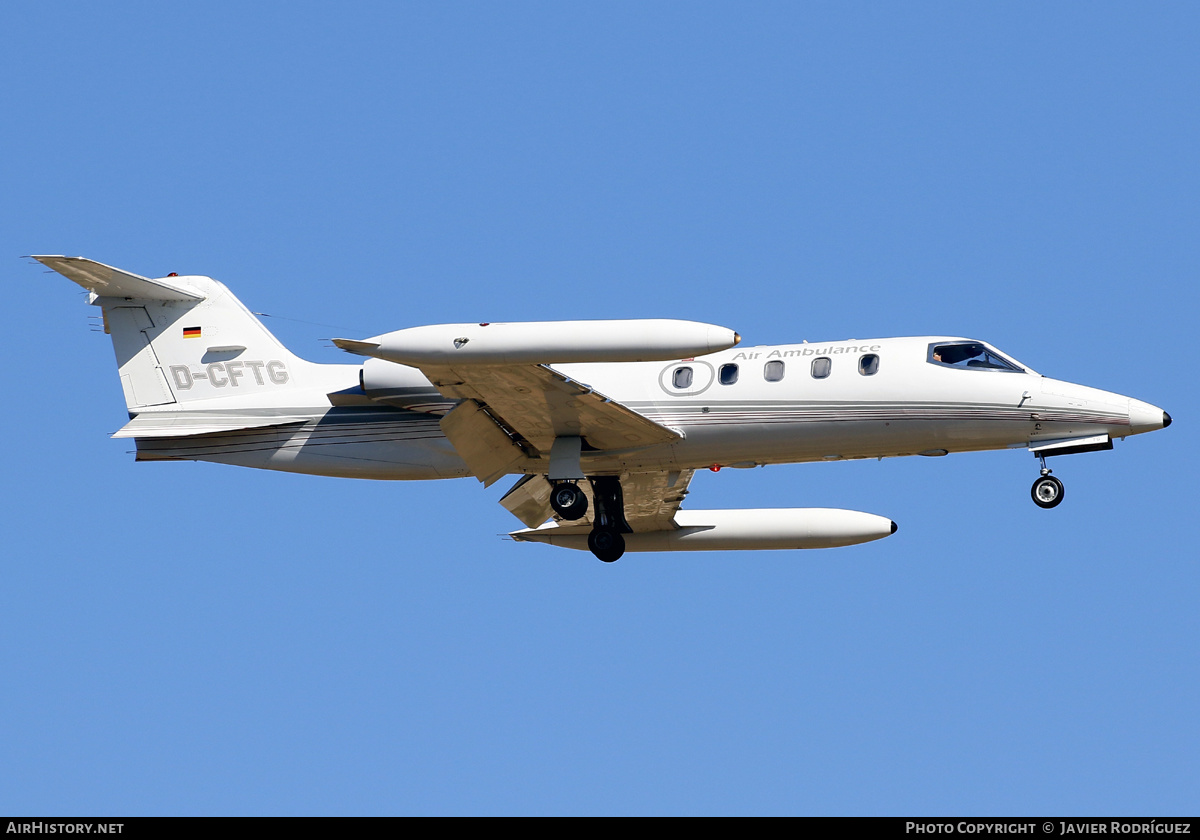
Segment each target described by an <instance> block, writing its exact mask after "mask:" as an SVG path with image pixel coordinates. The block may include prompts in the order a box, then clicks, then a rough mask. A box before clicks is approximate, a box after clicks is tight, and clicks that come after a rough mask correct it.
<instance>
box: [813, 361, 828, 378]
mask: <svg viewBox="0 0 1200 840" xmlns="http://www.w3.org/2000/svg"><path fill="white" fill-rule="evenodd" d="M832 368H833V360H832V359H830V358H829V357H828V356H818V357H817V358H815V359H813V363H812V376H813V379H824V378H825V377H826V376H828V375H829V371H830V370H831V369H832Z"/></svg>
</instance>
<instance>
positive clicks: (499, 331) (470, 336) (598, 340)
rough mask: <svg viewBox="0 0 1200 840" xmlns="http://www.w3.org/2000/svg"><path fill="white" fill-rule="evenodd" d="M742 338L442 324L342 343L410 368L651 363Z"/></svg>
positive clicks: (611, 325)
mask: <svg viewBox="0 0 1200 840" xmlns="http://www.w3.org/2000/svg"><path fill="white" fill-rule="evenodd" d="M739 341H741V336H739V335H738V334H737V333H735V332H734V331H733V330H731V329H727V328H726V327H718V326H716V325H714V324H702V323H699V322H696V321H678V320H671V319H665V318H660V319H647V320H629V321H529V322H524V323H520V322H518V323H509V324H437V325H434V326H428V327H412V328H410V329H406V330H397V331H396V332H390V333H384V334H383V335H378V336H375V337H374V338H368V339H365V340H362V341H351V340H348V339H340V338H338V339H334V343H335V344H336V345H337V346H338V347H341V348H342V349H343V350H347V351H349V352H351V353H357V354H359V355H362V356H373V357H375V358H378V359H387V360H388V361H390V362H397V363H399V364H402V365H414V366H421V365H453V364H476V365H511V364H530V365H536V364H566V363H571V362H651V361H668V360H671V359H685V358H689V357H691V356H703V355H706V354H708V353H716V352H719V351H721V350H728V349H729V348H730V347H733V346H734V345H735V344H737V343H738V342H739Z"/></svg>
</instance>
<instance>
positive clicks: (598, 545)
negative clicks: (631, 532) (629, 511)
mask: <svg viewBox="0 0 1200 840" xmlns="http://www.w3.org/2000/svg"><path fill="white" fill-rule="evenodd" d="M588 548H589V549H591V552H592V554H595V555H596V557H597V559H599V560H603V561H604V562H605V563H613V562H616V561H617V560H620V559H621V555H622V554H624V553H625V538H624V537H622V536H621V535H620V534H618V533H617V532H616V531H610V530H608V529H607V528H597V529H596V530H594V531H592V533H590V534H588Z"/></svg>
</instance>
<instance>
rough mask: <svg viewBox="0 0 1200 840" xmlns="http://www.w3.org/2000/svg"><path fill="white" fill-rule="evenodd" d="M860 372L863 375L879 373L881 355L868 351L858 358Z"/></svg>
mask: <svg viewBox="0 0 1200 840" xmlns="http://www.w3.org/2000/svg"><path fill="white" fill-rule="evenodd" d="M858 372H859V373H861V374H862V375H863V376H874V375H875V374H877V373H879V357H878V356H876V355H875V354H874V353H868V354H867V355H865V356H863V357H862V358H861V359H859V360H858Z"/></svg>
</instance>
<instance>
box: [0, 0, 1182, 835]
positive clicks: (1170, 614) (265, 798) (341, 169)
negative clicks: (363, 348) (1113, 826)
mask: <svg viewBox="0 0 1200 840" xmlns="http://www.w3.org/2000/svg"><path fill="white" fill-rule="evenodd" d="M0 32H3V33H4V36H3V37H4V45H3V49H0V113H3V114H4V116H3V118H2V119H0V246H3V247H0V254H6V255H7V257H8V259H9V264H8V267H7V268H6V269H5V270H4V272H3V273H4V277H5V280H6V283H7V288H8V289H9V299H8V305H9V318H8V319H7V322H8V331H7V335H8V337H9V351H8V353H7V354H6V356H7V364H5V365H3V366H0V377H3V378H2V380H0V386H2V393H4V394H5V395H6V397H5V400H6V406H7V409H8V410H7V411H5V412H4V414H3V419H2V420H0V422H2V423H3V424H4V438H5V439H6V440H7V441H8V455H7V458H6V464H5V467H4V471H3V475H4V478H5V480H4V482H3V484H2V485H0V501H2V504H0V528H2V529H3V533H4V535H5V541H4V545H5V550H4V552H3V555H4V561H3V592H4V596H3V601H2V603H3V608H2V609H0V673H2V674H3V675H4V676H3V691H0V779H3V783H2V784H0V811H4V812H8V813H25V814H79V813H88V814H110V813H111V814H122V815H128V814H356V813H369V814H430V813H432V814H495V813H538V814H581V813H586V814H645V813H651V814H675V813H696V814H768V813H769V814H775V813H781V814H927V815H935V814H946V815H954V814H980V813H985V814H1019V815H1029V814H1036V813H1041V814H1047V813H1058V814H1089V813H1091V814H1112V815H1126V814H1137V815H1148V816H1156V815H1167V814H1185V813H1188V814H1194V813H1195V810H1196V802H1197V801H1198V792H1200V758H1198V756H1200V724H1197V715H1196V704H1197V696H1198V689H1200V668H1198V663H1197V655H1196V652H1197V637H1198V633H1200V620H1198V619H1197V615H1196V610H1195V603H1196V597H1195V596H1196V591H1197V586H1198V584H1200V573H1198V569H1197V557H1196V550H1195V548H1194V537H1193V536H1192V535H1193V532H1194V525H1193V523H1194V508H1195V503H1196V501H1197V493H1196V491H1195V489H1194V487H1195V475H1196V471H1197V466H1198V465H1197V458H1196V451H1197V447H1196V443H1195V441H1194V439H1193V438H1192V437H1191V436H1190V428H1191V427H1192V419H1191V418H1194V417H1196V416H1197V415H1198V413H1200V406H1198V404H1197V403H1198V401H1197V397H1196V388H1195V385H1194V382H1193V371H1192V369H1191V365H1190V360H1191V357H1192V356H1193V355H1194V352H1195V349H1194V345H1195V342H1196V329H1195V326H1194V320H1195V313H1196V311H1197V304H1198V303H1200V299H1198V298H1200V295H1198V294H1197V291H1196V283H1195V279H1196V271H1197V267H1198V264H1200V238H1198V237H1197V230H1198V229H1200V228H1198V223H1200V202H1197V198H1196V197H1197V195H1198V194H1200V189H1198V188H1200V178H1198V175H1200V171H1198V167H1200V163H1198V157H1197V149H1198V148H1200V109H1197V107H1196V103H1197V100H1198V97H1200V51H1197V50H1196V47H1195V45H1196V43H1197V38H1198V36H1200V12H1198V11H1197V10H1196V9H1195V7H1194V6H1193V5H1189V4H1183V3H1163V4H1154V5H1141V6H1130V5H1128V4H1106V3H1062V4H1053V5H1050V6H1047V5H1046V4H1038V3H1028V4H1022V3H1004V4H991V5H986V4H958V3H922V4H912V3H905V4H899V3H897V4H853V3H836V4H834V3H811V4H790V3H779V4H754V5H749V4H728V5H713V4H700V3H658V4H624V3H607V4H599V5H597V4H586V5H585V4H566V3H561V4H550V3H544V4H527V3H520V4H461V3H456V4H451V3H428V4H400V3H379V4H373V3H348V4H339V5H338V6H336V7H334V6H333V5H329V4H315V3H307V4H306V3H287V4H284V3H277V4H276V3H259V4H251V5H250V6H248V7H247V6H246V5H245V4H228V3H206V4H201V5H200V6H195V5H193V6H191V7H188V8H186V9H185V8H182V7H178V6H175V7H172V6H163V5H162V4H154V3H122V2H118V3H110V4H82V3H8V4H5V6H4V8H3V10H0ZM31 253H51V254H54V253H64V254H69V255H83V256H88V257H91V258H93V259H97V260H100V261H102V262H106V263H109V264H112V265H117V266H120V267H123V268H127V269H129V270H130V271H134V272H136V273H141V274H146V275H151V276H155V275H163V274H166V273H167V272H170V271H176V272H179V273H180V274H185V273H198V274H208V275H211V276H213V277H216V278H217V279H219V280H222V281H223V282H225V283H226V284H228V285H229V286H231V287H232V288H233V290H234V291H235V292H236V293H237V294H238V295H239V296H240V297H241V298H242V300H243V301H244V302H246V304H247V305H248V306H250V308H251V309H254V310H256V311H262V312H267V313H271V315H272V316H274V317H272V318H268V319H266V321H267V324H268V326H269V327H270V328H271V329H273V330H274V331H275V332H276V334H277V335H278V336H279V337H280V338H281V339H283V340H284V341H285V343H287V344H288V345H289V346H290V347H291V348H292V349H293V350H295V351H296V352H298V353H299V354H300V355H303V356H305V357H307V358H310V359H314V360H317V361H344V360H345V357H344V356H343V355H342V354H340V353H338V352H337V351H335V350H333V349H332V348H330V347H329V346H328V343H327V342H326V341H323V339H327V338H328V337H330V336H333V335H350V336H353V337H359V336H365V335H371V334H375V333H379V332H383V331H387V330H393V329H400V328H402V327H406V326H414V325H419V324H425V323H443V322H455V321H484V320H486V321H502V320H529V319H543V318H544V319H564V318H619V317H678V318H691V319H696V320H702V321H710V322H717V323H722V324H725V325H727V326H730V327H732V328H734V329H737V330H738V331H739V332H740V333H741V334H742V335H743V336H745V338H746V340H747V341H748V342H750V343H753V344H765V343H774V342H790V341H800V340H802V339H808V340H821V339H841V338H849V337H857V338H863V337H869V336H880V337H882V336H892V335H916V334H925V333H937V334H953V335H970V336H975V337H979V338H983V339H986V340H989V341H991V342H993V343H995V344H996V345H997V346H999V347H1000V348H1001V349H1003V350H1005V351H1007V352H1009V353H1011V354H1012V355H1014V356H1015V357H1017V358H1019V359H1021V360H1022V361H1024V362H1026V363H1027V364H1029V365H1031V366H1032V367H1034V368H1036V369H1037V370H1039V371H1041V372H1042V373H1046V374H1049V375H1052V376H1056V377H1058V378H1062V379H1068V380H1072V381H1076V382H1083V383H1085V384H1089V385H1093V386H1096V387H1100V388H1104V389H1107V390H1113V391H1118V392H1120V393H1123V394H1129V395H1131V396H1135V397H1138V398H1141V399H1145V400H1148V401H1150V402H1153V403H1155V404H1157V405H1161V406H1163V407H1165V408H1166V409H1167V410H1168V411H1170V412H1171V414H1172V415H1173V416H1174V418H1175V420H1176V422H1175V425H1173V426H1172V428H1171V429H1169V430H1167V431H1164V432H1160V433H1157V434H1153V435H1147V436H1143V437H1138V438H1131V439H1130V440H1128V441H1127V442H1125V443H1118V445H1117V447H1116V449H1115V450H1114V451H1112V452H1107V453H1098V454H1090V455H1086V456H1073V457H1068V458H1063V459H1060V460H1059V461H1058V463H1056V464H1054V467H1055V474H1056V475H1059V476H1060V477H1062V478H1063V479H1064V481H1065V482H1066V487H1067V494H1066V499H1065V501H1064V503H1063V505H1062V506H1061V507H1059V508H1057V509H1056V510H1054V511H1043V510H1039V509H1038V508H1036V507H1035V506H1034V505H1033V504H1032V502H1031V501H1030V499H1029V484H1030V483H1031V482H1032V480H1033V478H1034V477H1035V476H1036V461H1035V460H1034V459H1033V458H1031V457H1030V456H1029V455H1028V454H1025V453H1019V452H997V453H981V454H972V455H958V456H952V457H950V458H946V459H896V460H890V461H884V462H861V463H846V464H814V465H796V466H779V467H771V468H768V469H761V470H753V471H734V470H727V471H723V472H721V473H720V474H716V475H713V474H707V473H706V474H703V475H700V476H698V477H697V479H696V480H695V481H694V482H693V484H692V495H691V496H690V497H689V506H692V507H697V508H715V507H772V506H779V507H787V506H791V507H805V506H833V507H848V508H853V509H857V510H866V511H870V512H873V513H878V514H881V515H885V516H888V517H891V518H892V519H894V520H896V521H897V522H898V523H899V524H900V531H899V533H898V534H896V535H895V536H894V537H891V538H889V539H887V540H883V541H880V542H877V543H872V544H868V545H864V546H858V547H853V548H847V549H838V550H835V551H815V552H757V553H751V552H747V553H736V552H734V553H709V554H686V553H684V554H663V555H628V556H627V557H626V558H624V559H623V560H622V561H621V562H619V563H616V564H614V565H612V566H608V565H604V564H601V563H598V562H596V561H595V560H594V559H593V558H591V557H590V556H589V555H587V554H584V553H578V552H570V551H564V550H557V549H552V548H549V547H544V546H537V545H517V544H514V543H511V542H507V541H504V540H501V539H500V538H499V537H498V536H497V535H498V534H502V533H504V532H506V531H508V530H511V529H512V527H513V526H514V525H515V524H516V521H515V520H513V519H511V517H510V516H509V515H508V514H507V513H506V512H505V511H504V510H503V509H502V508H501V507H500V506H499V505H497V504H496V500H497V499H498V498H499V496H500V495H501V494H502V492H503V489H504V485H506V484H507V482H502V483H501V485H497V486H496V487H493V488H490V489H486V490H485V489H483V488H482V487H481V486H479V485H478V484H477V483H476V482H474V481H472V480H459V481H453V482H437V483H422V484H406V483H375V482H353V481H347V480H337V479H324V478H315V477H305V476H292V475H284V474H274V473H265V472H255V471H250V470H240V469H237V468H233V467H222V466H217V465H208V464H135V463H134V461H133V458H132V455H130V454H128V450H129V449H130V448H131V447H130V446H129V444H128V443H127V442H124V441H115V440H108V439H107V437H106V436H107V434H109V433H111V432H112V431H114V430H115V429H117V428H118V427H119V426H120V425H122V423H123V422H124V419H125V412H124V406H123V403H122V400H121V391H120V387H119V384H118V382H117V377H116V375H115V369H114V368H115V366H114V364H113V358H112V351H111V348H110V346H109V345H108V342H107V339H106V337H105V336H103V335H102V334H100V333H95V332H92V331H91V330H90V329H89V321H88V317H87V316H88V315H90V314H92V312H93V311H94V310H92V309H90V308H89V307H86V306H85V305H84V303H85V301H84V298H83V296H82V295H81V294H80V293H79V290H78V289H77V288H76V287H75V286H73V285H72V284H71V283H69V282H67V281H66V280H64V279H63V278H61V277H58V276H57V275H48V274H45V273H43V271H42V269H41V266H38V265H36V264H31V263H30V261H25V260H21V259H19V257H20V255H23V254H31ZM285 319H291V320H285ZM1189 545H1191V546H1193V547H1192V548H1189V547H1188V546H1189Z"/></svg>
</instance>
